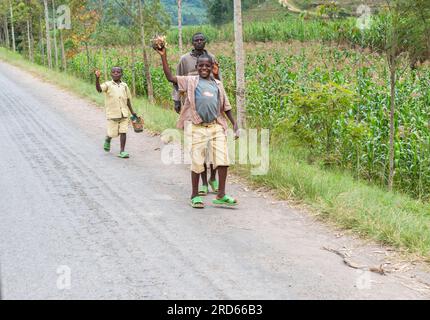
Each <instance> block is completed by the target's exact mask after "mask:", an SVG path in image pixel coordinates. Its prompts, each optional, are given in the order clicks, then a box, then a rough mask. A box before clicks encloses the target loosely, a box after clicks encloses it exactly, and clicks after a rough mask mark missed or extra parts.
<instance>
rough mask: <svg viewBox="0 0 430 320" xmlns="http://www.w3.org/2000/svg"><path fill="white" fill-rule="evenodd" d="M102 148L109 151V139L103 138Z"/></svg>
mask: <svg viewBox="0 0 430 320" xmlns="http://www.w3.org/2000/svg"><path fill="white" fill-rule="evenodd" d="M103 149H104V150H105V151H106V152H109V151H110V141H106V140H105V144H104V145H103Z"/></svg>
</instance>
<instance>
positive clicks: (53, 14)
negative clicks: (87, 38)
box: [52, 0, 58, 68]
mask: <svg viewBox="0 0 430 320" xmlns="http://www.w3.org/2000/svg"><path fill="white" fill-rule="evenodd" d="M52 30H53V36H54V55H55V60H54V61H55V68H58V45H57V13H56V7H55V1H54V0H52Z"/></svg>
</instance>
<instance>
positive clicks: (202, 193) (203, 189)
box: [199, 185, 209, 196]
mask: <svg viewBox="0 0 430 320" xmlns="http://www.w3.org/2000/svg"><path fill="white" fill-rule="evenodd" d="M208 192H209V188H208V186H205V185H202V186H200V187H199V196H207V195H208Z"/></svg>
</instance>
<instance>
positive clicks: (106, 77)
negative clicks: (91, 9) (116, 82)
mask: <svg viewBox="0 0 430 320" xmlns="http://www.w3.org/2000/svg"><path fill="white" fill-rule="evenodd" d="M99 10H100V13H101V16H102V18H101V23H103V15H104V10H103V0H99ZM102 61H103V74H104V79H105V81H107V80H108V70H107V63H106V49H105V47H104V44H102Z"/></svg>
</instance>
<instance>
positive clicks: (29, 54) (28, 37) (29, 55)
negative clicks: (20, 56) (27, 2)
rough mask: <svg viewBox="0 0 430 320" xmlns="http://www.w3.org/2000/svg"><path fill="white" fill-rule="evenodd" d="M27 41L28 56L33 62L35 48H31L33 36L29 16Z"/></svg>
mask: <svg viewBox="0 0 430 320" xmlns="http://www.w3.org/2000/svg"><path fill="white" fill-rule="evenodd" d="M27 42H28V57H29V59H30V61H31V62H33V50H32V49H31V36H30V21H29V18H27Z"/></svg>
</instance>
